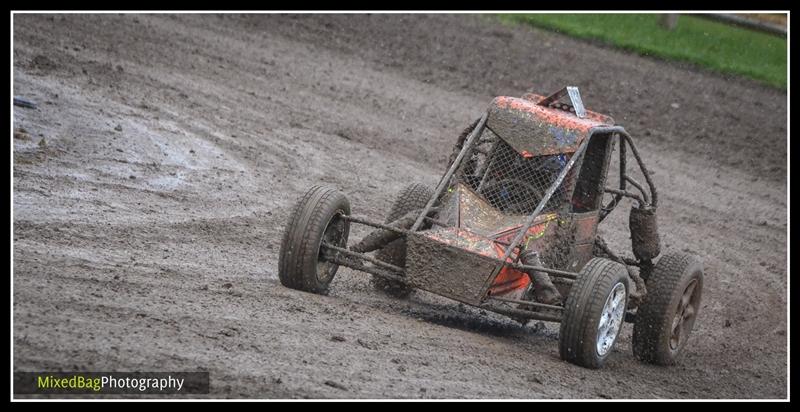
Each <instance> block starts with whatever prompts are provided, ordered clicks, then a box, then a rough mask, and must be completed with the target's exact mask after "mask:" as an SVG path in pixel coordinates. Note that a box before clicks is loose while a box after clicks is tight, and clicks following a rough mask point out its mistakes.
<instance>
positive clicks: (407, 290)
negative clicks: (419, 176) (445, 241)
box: [372, 183, 433, 298]
mask: <svg viewBox="0 0 800 412" xmlns="http://www.w3.org/2000/svg"><path fill="white" fill-rule="evenodd" d="M432 196H433V190H432V189H431V188H430V187H428V186H426V185H423V184H421V183H412V184H410V185H408V186H406V187H404V188H403V190H401V191H400V193H399V194H398V195H397V199H395V201H394V203H393V204H392V208H391V209H390V210H389V215H388V216H387V217H386V223H391V222H394V221H395V220H397V219H400V218H402V217H403V216H405V215H406V214H408V213H409V212H412V211H415V210H420V209H423V208H424V207H425V206H426V205H427V204H428V200H430V198H431V197H432ZM423 227H424V226H423ZM375 257H376V258H378V259H379V260H382V261H384V262H386V263H391V264H392V265H395V266H399V267H401V268H402V267H405V265H406V241H405V238H404V237H403V238H400V239H397V240H395V241H393V242H391V243H389V244H388V245H386V246H384V247H383V248H382V249H381V250H379V251H378V252H377V253H376V255H375ZM372 285H373V286H374V287H375V289H377V290H380V291H382V292H384V293H386V294H387V295H390V296H394V297H396V298H406V297H408V296H409V295H410V294H411V292H412V291H413V290H414V289H413V288H411V287H410V286H408V285H406V284H403V283H400V282H397V281H395V280H391V279H386V278H382V277H379V276H372Z"/></svg>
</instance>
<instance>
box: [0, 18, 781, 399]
mask: <svg viewBox="0 0 800 412" xmlns="http://www.w3.org/2000/svg"><path fill="white" fill-rule="evenodd" d="M13 30H14V33H13V34H14V90H13V92H14V95H21V96H25V97H27V98H30V99H32V100H34V101H37V102H39V104H40V107H39V109H38V110H30V109H24V108H19V107H15V108H14V127H15V129H16V128H24V129H25V131H26V132H22V133H15V136H14V140H13V146H14V170H13V172H14V179H13V185H14V190H13V195H14V200H13V206H14V260H13V262H14V293H13V297H14V329H13V330H14V354H13V358H14V369H15V370H31V371H36V370H76V369H77V370H94V371H106V370H117V371H124V370H164V371H171V370H208V371H210V372H211V379H212V382H211V383H212V396H214V397H239V396H245V397H266V398H276V397H278V398H296V397H314V398H317V397H321V398H332V397H335V398H339V397H348V398H349V397H357V398H384V397H399V398H418V397H422V398H465V397H478V398H583V397H589V398H595V397H604V398H608V397H611V398H641V397H647V398H651V397H657V398H661V397H664V398H740V397H742V398H785V397H786V396H787V392H786V382H787V368H786V367H787V330H786V328H787V324H786V323H787V322H786V307H787V268H786V243H787V236H786V235H787V204H786V189H787V188H786V138H787V136H786V124H787V117H786V116H787V113H786V93H785V92H783V91H779V90H775V89H771V88H767V87H764V86H761V85H759V84H756V83H754V82H751V81H748V80H743V79H740V78H724V77H722V76H719V75H715V74H710V73H708V72H704V71H698V70H696V69H693V68H689V67H683V66H679V65H675V64H671V63H664V62H660V61H655V60H652V59H646V58H641V57H636V56H631V55H628V54H624V53H621V52H617V51H614V50H609V49H606V48H601V47H597V46H594V45H590V44H587V43H582V42H578V41H575V40H572V39H569V38H566V37H562V36H560V35H557V34H552V33H549V32H543V31H538V30H533V29H528V28H515V27H504V26H501V25H498V24H497V23H496V22H493V21H491V20H489V19H487V18H483V17H475V16H381V15H372V16H300V17H298V16H245V17H240V16H224V17H219V16H203V15H186V16H177V17H176V16H132V15H128V16H118V15H105V16H76V15H71V16H66V17H64V16H34V15H15V16H14V27H13ZM566 84H571V85H577V86H579V87H580V88H581V92H582V95H583V98H584V101H585V102H586V104H587V106H588V107H589V108H590V109H593V110H597V111H601V112H606V113H609V114H611V115H612V116H613V117H615V119H616V120H617V121H618V122H619V123H620V124H622V125H624V126H625V127H626V128H627V130H628V131H629V132H631V133H632V134H633V136H634V137H638V142H639V147H640V150H641V151H642V152H643V153H644V157H645V161H646V162H647V163H648V165H649V167H650V168H651V169H652V170H654V171H655V175H654V179H655V180H656V184H657V185H658V187H659V189H660V191H659V194H660V197H661V199H660V204H659V205H660V208H659V225H660V227H661V228H662V237H663V239H664V245H663V246H665V248H666V249H686V250H692V251H694V252H696V253H698V254H699V255H700V256H701V257H702V259H703V261H704V264H705V268H706V285H705V291H704V292H703V304H702V311H701V314H700V317H699V319H698V321H697V324H696V325H695V331H694V333H693V336H692V338H691V342H690V343H689V347H688V349H687V353H686V354H685V357H684V358H683V359H682V361H681V362H680V364H679V365H677V366H675V367H670V368H661V367H654V366H647V365H644V364H641V363H639V362H638V361H636V360H635V359H634V357H633V355H632V353H631V348H630V346H631V345H630V332H631V330H632V328H631V327H630V325H626V326H625V327H624V329H623V332H622V333H623V334H622V336H621V338H620V341H619V342H618V343H617V346H616V351H617V353H615V354H614V355H613V357H612V359H611V361H610V362H609V364H608V365H607V367H606V368H605V369H603V370H599V371H591V370H586V369H581V368H578V367H576V366H573V365H570V364H567V363H565V362H562V361H561V360H560V359H559V357H558V345H557V338H558V336H557V330H558V329H557V325H554V324H548V325H547V326H546V327H545V328H539V327H536V325H534V324H533V323H532V324H530V325H528V326H524V327H523V326H520V325H519V324H517V323H515V322H513V321H511V320H507V319H506V318H503V317H500V316H495V315H492V314H481V313H478V311H477V310H473V309H471V308H467V307H464V306H462V305H459V304H456V303H453V302H452V301H447V300H445V299H440V298H437V297H435V296H432V295H430V294H426V293H417V294H416V295H415V296H413V297H412V299H411V300H410V301H398V300H392V299H390V298H387V297H384V296H382V295H380V294H378V293H376V292H374V291H373V290H372V289H371V288H370V285H369V283H368V281H367V278H366V277H365V276H362V275H360V274H357V273H353V272H351V271H349V270H341V271H340V272H339V274H338V275H337V278H336V279H335V280H334V283H333V285H332V289H331V293H330V295H329V296H317V295H310V294H306V293H302V292H297V291H293V290H290V289H286V288H283V287H282V286H280V284H279V283H278V281H277V274H276V273H275V270H276V267H277V255H278V248H279V241H280V234H281V231H282V228H283V225H284V223H285V222H286V220H287V217H288V213H289V210H288V208H289V207H290V206H291V204H292V203H293V202H294V200H295V199H296V198H297V197H298V196H299V195H301V194H302V193H303V192H304V191H305V190H306V189H307V188H308V187H309V186H310V185H312V184H314V183H328V184H332V185H336V186H338V187H339V188H341V189H342V190H343V191H344V192H345V193H346V194H347V195H348V197H349V198H350V199H351V203H352V206H353V210H354V211H355V212H357V213H359V214H363V215H369V216H373V217H381V216H383V215H384V214H385V213H386V211H387V210H388V209H389V205H390V202H391V201H392V198H393V196H394V194H395V193H396V192H397V191H399V190H400V188H401V187H402V186H403V185H405V184H406V183H407V182H410V181H421V182H425V183H434V182H435V181H436V178H437V175H439V174H440V173H441V172H442V171H443V168H444V166H445V165H444V162H445V160H446V158H447V156H448V154H449V150H450V145H451V144H452V142H453V140H454V139H455V137H456V136H457V135H458V133H459V132H460V131H461V129H462V128H463V127H464V126H466V125H467V124H469V122H470V121H472V120H473V119H475V118H476V117H478V116H480V114H481V112H482V110H484V108H485V107H486V105H487V104H488V102H489V101H490V100H491V98H492V97H493V96H495V95H512V96H518V95H521V94H522V93H523V92H525V91H526V90H528V89H531V88H533V89H535V90H536V91H537V92H541V93H546V92H549V91H552V90H556V89H558V88H560V87H561V86H563V85H566ZM118 126H119V127H118ZM118 129H119V130H118ZM626 227H627V222H626V216H625V213H620V214H618V215H616V216H615V217H614V218H609V219H608V224H606V225H605V226H603V228H602V233H603V234H604V236H605V237H606V238H607V240H609V243H610V244H611V245H612V246H615V248H616V249H617V250H623V251H625V252H626V253H628V251H629V249H628V248H629V245H628V242H629V240H628V239H627V231H626ZM362 233H363V232H357V233H354V234H353V235H351V238H357V237H358V235H360V234H362ZM334 337H336V338H334ZM326 382H327V383H326Z"/></svg>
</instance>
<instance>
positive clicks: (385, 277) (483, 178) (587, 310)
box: [278, 87, 703, 368]
mask: <svg viewBox="0 0 800 412" xmlns="http://www.w3.org/2000/svg"><path fill="white" fill-rule="evenodd" d="M617 142H619V148H618V149H616V152H618V154H619V157H618V165H619V169H618V170H617V171H615V172H616V175H617V176H616V177H617V178H618V181H616V183H615V184H613V185H612V184H609V183H608V182H607V178H608V176H609V169H610V165H611V164H612V154H614V153H615V145H616V144H617ZM629 152H630V154H632V158H633V161H634V162H635V164H636V166H638V171H639V173H638V174H639V175H640V176H641V177H640V179H641V178H643V179H644V180H643V181H637V180H636V178H634V176H633V174H632V173H630V172H635V171H636V169H633V170H631V171H628V170H627V167H628V163H629V162H630V159H629V156H628V153H629ZM612 169H613V168H612ZM614 180H616V178H615V179H614ZM611 186H613V187H611ZM626 197H627V198H631V199H633V200H635V204H634V205H633V206H632V207H631V210H630V216H629V228H630V234H631V243H632V249H633V257H626V256H622V255H620V254H617V253H615V252H613V251H612V250H610V249H609V247H608V246H607V244H606V243H605V242H604V241H603V239H602V238H600V237H599V236H598V235H597V227H598V224H599V223H600V222H602V221H603V220H604V219H605V218H606V217H607V216H608V215H609V213H611V212H612V210H614V209H615V207H616V206H617V205H618V204H620V202H621V200H622V199H623V198H626ZM657 201H658V197H657V192H656V188H655V187H654V186H653V182H652V179H651V177H650V174H649V173H648V171H647V168H646V167H645V166H644V164H643V161H642V158H641V156H640V154H639V152H638V151H637V149H636V146H635V145H634V141H633V139H632V138H631V137H630V135H629V134H628V133H627V132H626V131H625V129H623V128H622V127H620V126H614V121H613V120H612V119H611V118H610V117H608V116H605V115H602V114H599V113H595V112H592V111H588V110H586V109H585V108H584V106H583V103H582V102H581V99H580V95H579V93H578V90H577V88H574V87H566V88H564V89H562V90H560V91H558V92H556V93H554V94H552V95H550V96H547V97H544V96H540V95H536V94H532V93H529V94H526V95H524V96H522V98H514V97H497V98H495V99H494V100H493V101H492V102H491V105H490V106H489V109H488V110H487V112H486V113H485V114H484V115H483V116H482V117H481V118H480V119H479V120H477V121H476V122H475V123H474V124H472V125H471V126H470V127H468V128H467V130H465V131H464V133H462V135H461V136H460V137H459V139H458V141H457V142H456V145H455V148H454V150H453V154H452V156H451V157H450V162H449V167H448V169H447V171H446V173H445V174H444V176H442V178H441V179H440V180H439V183H438V184H437V185H436V187H435V188H429V187H427V186H424V185H421V184H412V185H409V186H407V187H406V188H405V189H403V190H402V191H401V193H400V194H399V196H398V197H397V199H396V200H395V202H394V204H393V206H392V208H391V210H390V212H389V216H388V217H387V218H386V219H385V221H383V222H378V221H375V220H372V219H368V218H366V217H360V216H357V215H354V214H352V213H351V210H350V203H349V201H348V199H347V198H346V197H345V196H344V195H343V194H342V193H341V192H339V191H337V190H336V189H334V188H329V187H324V186H314V187H312V188H311V189H310V190H309V191H308V192H307V193H306V194H305V195H304V196H303V197H302V198H301V199H300V200H299V202H298V203H297V205H296V206H295V209H294V210H293V212H292V215H291V217H290V220H289V223H288V225H287V227H286V229H285V233H284V236H283V241H282V245H281V252H280V261H279V269H278V270H279V272H278V273H279V276H280V280H281V283H282V284H283V285H284V286H287V287H290V288H293V289H299V290H303V291H307V292H312V293H325V292H326V291H327V289H328V285H329V284H330V282H331V280H332V279H333V277H334V275H335V273H336V271H337V269H338V267H339V266H346V267H349V268H352V269H355V270H358V271H362V272H366V273H369V274H371V275H372V276H373V279H372V283H373V284H375V285H376V286H377V287H378V288H379V289H381V290H383V291H386V292H388V293H390V294H392V295H394V296H397V297H404V296H407V295H408V294H409V293H410V292H411V291H412V290H413V289H415V288H418V289H422V290H426V291H428V292H432V293H434V294H437V295H441V296H444V297H447V298H451V299H454V300H457V301H460V302H463V303H466V304H469V305H473V306H476V307H479V308H482V309H486V310H489V311H493V312H496V313H500V314H504V315H507V316H510V317H511V318H513V319H516V320H518V321H522V322H526V321H528V320H530V319H537V320H543V321H553V322H560V323H561V327H560V337H559V352H560V355H561V357H562V358H563V359H565V360H567V361H569V362H572V363H575V364H578V365H581V366H584V367H589V368H598V367H601V366H602V365H603V363H604V362H605V360H606V359H607V357H608V356H609V354H610V353H611V348H612V347H613V345H614V342H615V340H616V338H617V336H618V335H619V331H620V329H621V326H622V323H623V321H627V322H632V323H633V324H634V326H633V353H634V354H635V356H636V357H637V358H639V359H641V360H642V361H645V362H649V363H654V364H660V365H667V364H671V363H674V362H675V360H676V357H677V356H678V355H679V354H680V352H681V351H682V349H683V348H684V347H685V345H686V342H687V339H688V337H689V334H690V332H691V330H692V326H693V324H694V321H695V319H696V317H697V314H698V310H699V308H700V298H701V292H702V287H703V267H702V264H701V262H700V261H699V260H698V259H697V258H695V257H694V256H692V255H689V254H685V253H680V252H672V253H667V254H665V255H664V256H662V257H660V258H659V259H658V261H655V258H656V257H657V256H658V255H659V254H660V240H659V235H658V231H657V224H656V206H657ZM351 224H362V225H367V226H371V227H373V228H374V230H373V231H372V232H371V233H369V234H368V235H367V236H365V237H364V238H363V239H361V241H359V242H358V243H355V244H352V245H348V235H349V233H350V225H351Z"/></svg>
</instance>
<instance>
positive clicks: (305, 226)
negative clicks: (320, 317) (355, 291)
mask: <svg viewBox="0 0 800 412" xmlns="http://www.w3.org/2000/svg"><path fill="white" fill-rule="evenodd" d="M341 214H347V215H349V214H350V202H349V201H348V200H347V197H345V195H344V194H343V193H341V192H339V191H338V190H336V189H333V188H330V187H325V186H313V187H312V188H311V189H309V190H308V192H306V194H305V195H303V197H301V198H300V200H298V201H297V203H296V204H295V206H294V209H293V211H292V215H291V217H290V218H289V224H288V225H286V229H285V230H284V233H283V240H282V241H281V251H280V257H279V259H278V277H279V278H280V281H281V284H282V285H283V286H286V287H288V288H292V289H297V290H302V291H306V292H311V293H318V294H325V293H327V291H328V286H329V285H330V283H331V281H332V280H333V277H334V275H335V274H336V271H337V270H338V268H339V266H338V265H335V264H332V263H329V262H325V261H322V260H320V252H321V251H320V245H321V243H322V241H323V240H325V241H326V242H330V243H333V244H336V245H337V246H340V247H346V246H347V238H348V236H349V234H350V222H349V221H346V220H343V219H339V218H338V216H339V215H341Z"/></svg>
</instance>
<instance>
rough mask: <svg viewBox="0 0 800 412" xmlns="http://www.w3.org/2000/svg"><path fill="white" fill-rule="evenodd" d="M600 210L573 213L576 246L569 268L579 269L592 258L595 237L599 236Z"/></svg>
mask: <svg viewBox="0 0 800 412" xmlns="http://www.w3.org/2000/svg"><path fill="white" fill-rule="evenodd" d="M599 218H600V215H599V213H598V211H596V210H595V211H592V212H586V213H574V214H572V227H573V231H574V233H575V246H574V248H573V253H572V256H571V259H570V264H569V268H568V270H572V271H576V272H577V271H579V270H580V269H581V268H583V265H585V264H586V263H587V262H589V260H591V258H592V250H593V249H594V239H595V237H596V236H597V223H598V221H599Z"/></svg>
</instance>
